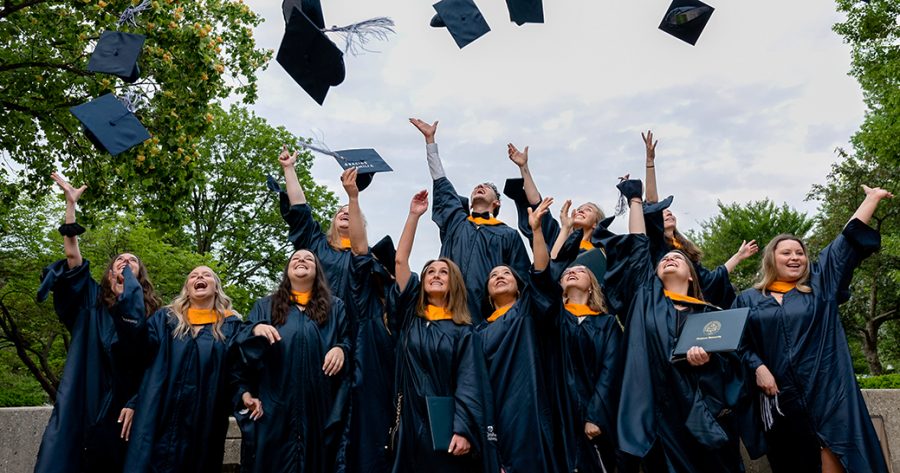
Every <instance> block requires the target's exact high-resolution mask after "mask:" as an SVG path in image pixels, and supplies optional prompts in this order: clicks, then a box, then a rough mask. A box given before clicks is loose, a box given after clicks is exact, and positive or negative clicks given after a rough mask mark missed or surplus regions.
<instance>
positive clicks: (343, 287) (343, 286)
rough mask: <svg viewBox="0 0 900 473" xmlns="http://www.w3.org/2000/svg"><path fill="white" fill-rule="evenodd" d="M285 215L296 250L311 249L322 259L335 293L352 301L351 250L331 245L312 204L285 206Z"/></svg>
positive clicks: (343, 298) (323, 268)
mask: <svg viewBox="0 0 900 473" xmlns="http://www.w3.org/2000/svg"><path fill="white" fill-rule="evenodd" d="M281 216H282V218H284V221H285V222H287V224H288V226H289V227H290V229H289V230H288V240H290V242H291V244H293V245H294V249H295V250H299V249H307V250H309V251H311V252H313V253H315V255H316V256H317V257H318V258H319V261H321V262H322V270H323V271H325V276H326V277H327V278H328V286H329V287H330V288H331V293H332V294H334V295H335V296H337V297H338V298H340V299H341V300H350V297H351V296H350V255H351V253H350V249H349V248H348V249H346V250H337V249H334V248H333V247H332V246H331V245H329V244H328V238H327V237H326V236H325V233H323V232H322V227H320V226H319V223H318V222H316V220H315V219H313V216H312V210H311V209H310V208H309V205H308V204H297V205H292V206H290V207H288V208H287V211H285V207H284V206H282V214H281Z"/></svg>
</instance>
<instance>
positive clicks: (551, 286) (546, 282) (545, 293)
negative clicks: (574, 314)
mask: <svg viewBox="0 0 900 473" xmlns="http://www.w3.org/2000/svg"><path fill="white" fill-rule="evenodd" d="M528 274H529V280H530V283H529V285H528V287H527V288H526V290H527V291H528V297H529V298H530V299H531V313H532V317H534V319H535V321H536V322H538V324H539V326H548V325H552V324H555V323H556V321H557V319H558V317H559V312H560V310H559V309H560V307H562V288H560V287H559V283H557V282H556V281H555V280H554V279H553V276H552V274H551V271H550V267H547V268H546V269H544V270H543V271H536V270H535V269H534V268H533V267H532V268H531V271H529V273H528Z"/></svg>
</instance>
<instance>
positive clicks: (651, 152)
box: [641, 130, 659, 166]
mask: <svg viewBox="0 0 900 473" xmlns="http://www.w3.org/2000/svg"><path fill="white" fill-rule="evenodd" d="M641 138H643V139H644V147H645V148H646V149H647V166H653V162H654V160H655V159H656V144H657V143H659V140H656V141H653V132H652V131H650V130H647V134H644V133H641Z"/></svg>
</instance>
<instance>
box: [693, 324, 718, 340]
mask: <svg viewBox="0 0 900 473" xmlns="http://www.w3.org/2000/svg"><path fill="white" fill-rule="evenodd" d="M721 330H722V322H719V321H718V320H711V321H709V322H708V323H707V324H706V325H704V326H703V334H704V335H705V336H704V337H697V340H716V339H718V338H722V336H721V335H718V333H719V331H721Z"/></svg>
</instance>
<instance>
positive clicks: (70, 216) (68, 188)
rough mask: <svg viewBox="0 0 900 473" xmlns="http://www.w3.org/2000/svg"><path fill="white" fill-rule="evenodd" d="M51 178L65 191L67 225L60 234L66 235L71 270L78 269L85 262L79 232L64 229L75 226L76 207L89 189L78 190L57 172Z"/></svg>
mask: <svg viewBox="0 0 900 473" xmlns="http://www.w3.org/2000/svg"><path fill="white" fill-rule="evenodd" d="M50 178H51V179H53V182H56V185H57V186H59V187H60V189H62V190H63V194H65V196H66V223H65V225H64V226H63V227H60V233H63V234H64V235H65V236H64V237H63V247H64V249H65V252H66V263H67V264H68V266H69V269H72V268H76V267H78V266H81V263H82V261H83V259H82V257H81V250H80V249H79V248H78V231H76V230H75V229H74V228H72V229H71V231H67V230H64V229H65V228H71V227H70V226H73V225H74V224H75V207H76V205H77V204H78V199H79V198H80V197H81V194H83V193H84V190H85V189H87V186H81V187H79V188H77V189H76V188H74V187H72V184H69V182H68V181H66V180H65V179H63V178H62V176H60V175H59V174H57V173H55V172H54V173H53V174H51V175H50ZM82 231H83V229H82Z"/></svg>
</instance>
